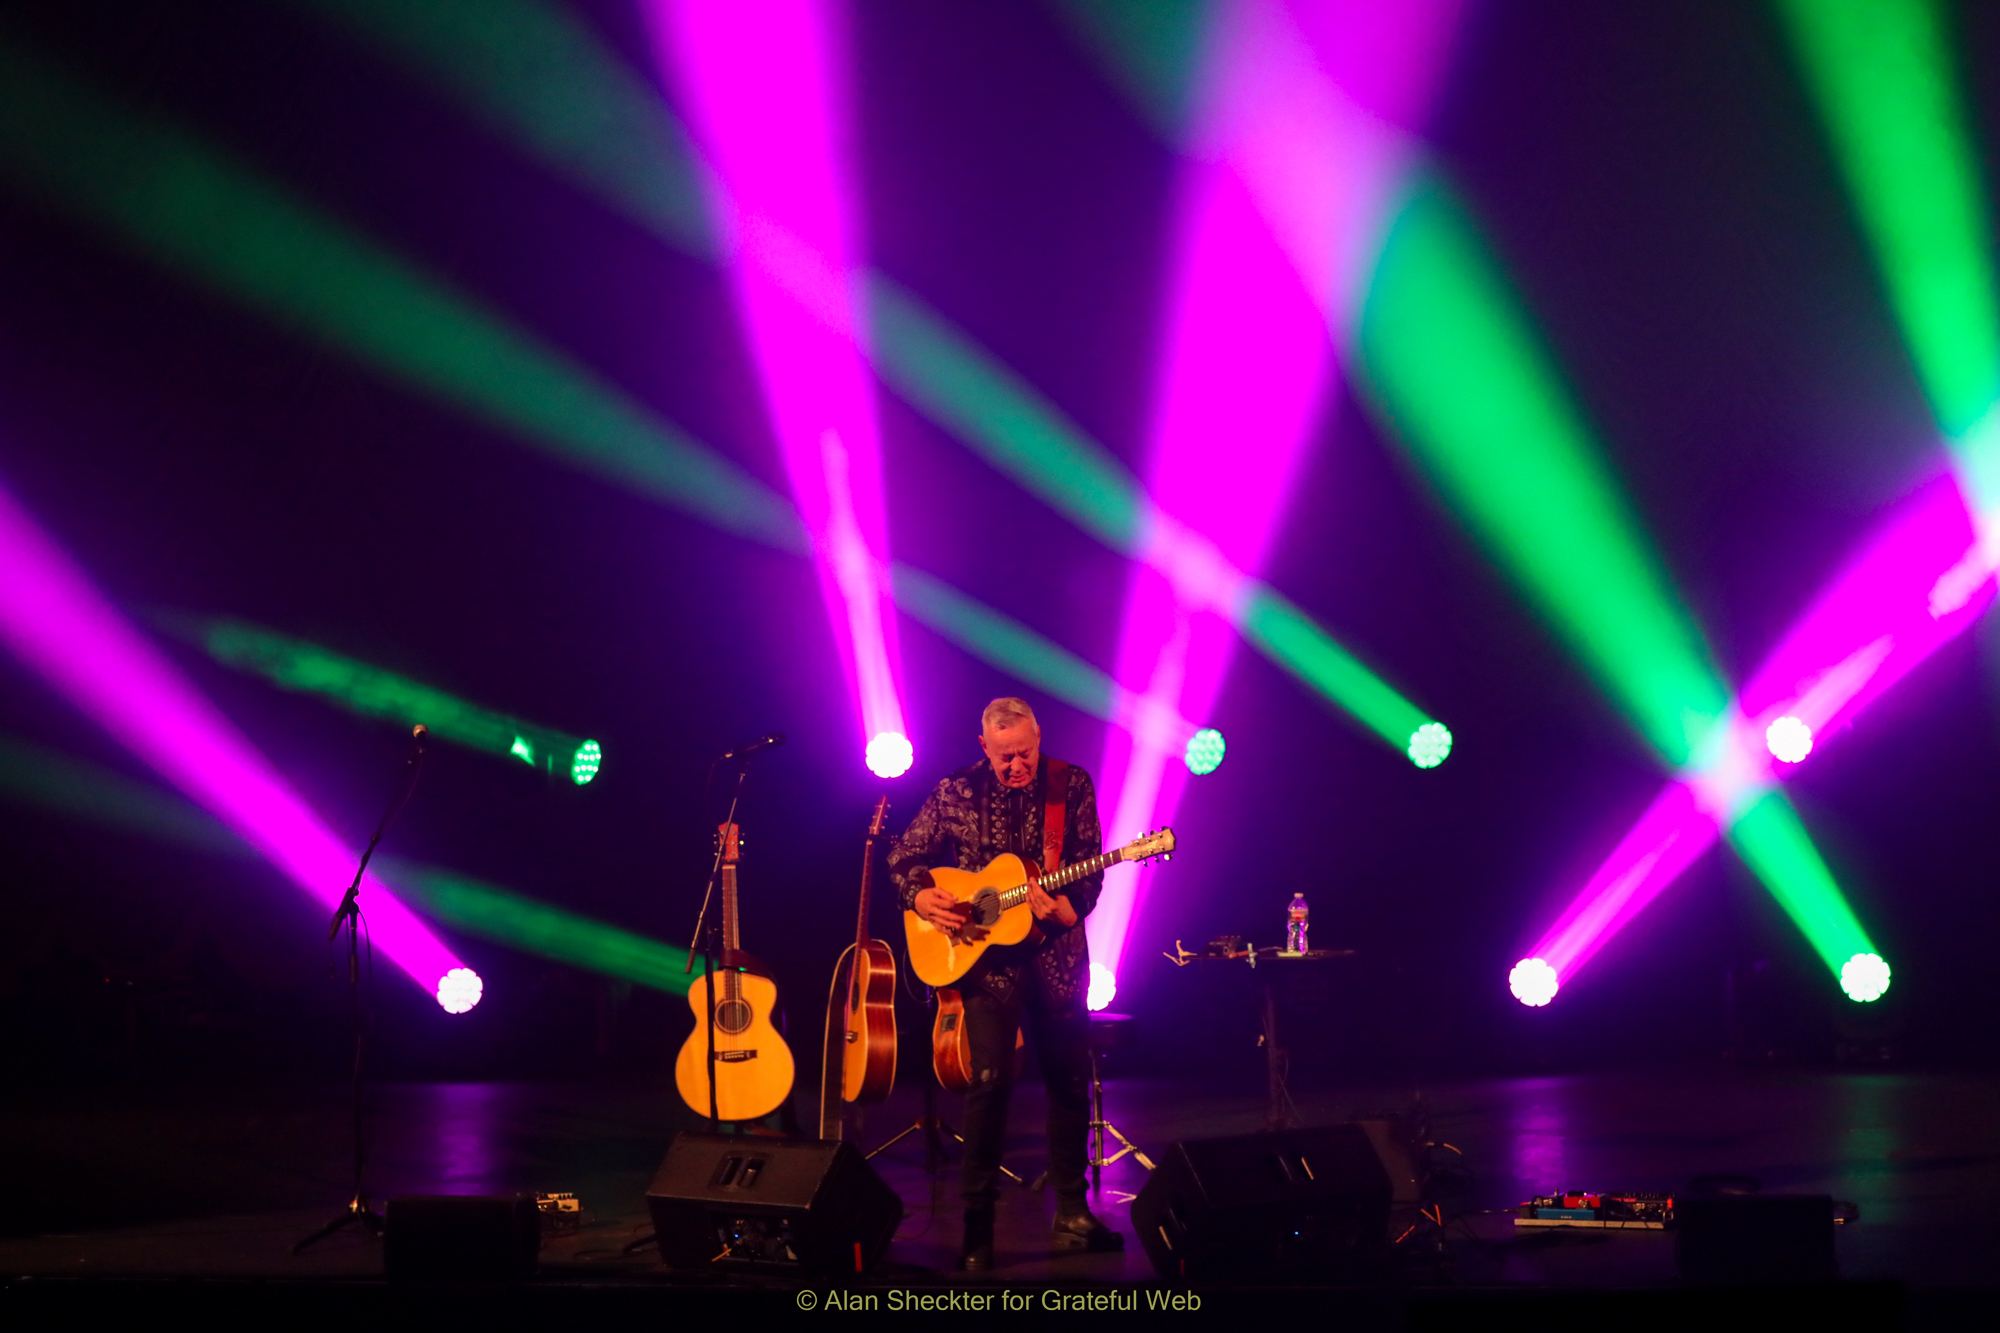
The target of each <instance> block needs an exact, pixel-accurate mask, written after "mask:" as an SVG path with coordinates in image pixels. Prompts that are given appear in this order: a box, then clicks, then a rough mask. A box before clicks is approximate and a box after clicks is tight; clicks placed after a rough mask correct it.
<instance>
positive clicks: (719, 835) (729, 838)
mask: <svg viewBox="0 0 2000 1333" xmlns="http://www.w3.org/2000/svg"><path fill="white" fill-rule="evenodd" d="M715 837H716V841H718V842H720V843H721V844H722V864H724V865H726V866H733V865H735V864H736V863H737V861H738V860H740V859H741V858H742V855H743V826H742V825H741V824H718V825H716V828H715Z"/></svg>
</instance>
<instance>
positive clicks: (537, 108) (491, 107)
mask: <svg viewBox="0 0 2000 1333" xmlns="http://www.w3.org/2000/svg"><path fill="white" fill-rule="evenodd" d="M300 2H301V3H304V4H306V5H308V6H309V7H310V8H312V9H314V10H315V11H318V12H323V13H327V14H329V15H334V16H336V17H338V18H339V20H340V21H341V22H343V23H345V24H348V25H350V26H351V27H352V29H353V30H354V31H357V32H359V33H362V34H364V35H366V36H369V37H372V38H374V39H375V40H377V41H379V42H381V43H382V44H383V45H384V47H385V49H387V50H390V51H392V52H394V53H395V54H396V55H397V56H398V58H400V59H402V60H404V61H406V62H407V63H408V64H410V65H411V66H412V67H413V68H415V69H417V70H420V71H423V72H426V73H428V74H430V75H432V76H434V77H436V78H438V79H439V80H441V81H442V82H443V83H445V84H446V85H448V86H450V87H452V88H455V89H457V90H458V91H459V94H460V95H461V97H463V98H464V99H465V101H466V103H467V104H468V105H469V106H470V107H472V108H473V109H475V110H476V111H477V112H478V113H479V114H481V115H483V116H485V117H487V118H488V119H489V120H490V121H493V122H494V123H496V124H497V125H500V126H502V127H504V128H505V129H507V130H508V131H509V132H511V133H513V134H514V135H516V136H517V137H518V139H519V140H520V141H521V142H522V143H523V144H525V145H526V146H528V147H530V148H532V149H534V150H536V151H537V152H539V153H540V154H541V155H542V156H543V157H544V158H545V159H546V160H547V161H549V162H550V163H552V164H554V165H555V166H556V167H557V168H558V169H559V170H563V171H566V172H569V173H571V174H572V175H573V176H576V177H577V178H579V179H583V180H585V181H586V183H588V184H590V185H591V186H592V187H593V188H595V189H596V190H597V191H598V192H599V193H600V194H601V196H602V197H604V198H605V199H606V200H607V201H608V202H610V203H611V204H613V205H614V206H616V207H618V208H620V209H622V210H623V211H624V212H626V213H627V214H628V215H629V216H631V217H632V218H633V219H634V220H636V221H638V222H639V223H641V224H642V225H645V226H647V227H649V228H650V229H651V230H652V231H653V232H654V234H655V235H657V236H659V237H660V238H661V239H663V240H665V241H667V242H668V243H670V244H672V245H675V246H677V247H679V248H681V249H683V250H687V251H688V252H690V253H695V254H699V255H704V256H708V255H711V254H712V246H711V245H710V244H709V242H708V240H707V233H706V232H705V231H702V230H700V229H699V227H698V226H697V224H698V222H699V219H700V217H701V208H700V199H701V195H702V190H701V185H700V179H699V176H698V174H697V172H698V169H697V167H696V165H695V163H694V158H693V155H692V153H691V152H690V151H689V149H688V147H687V135H686V134H685V132H684V131H683V130H682V129H681V128H680V127H679V126H678V125H677V124H675V123H674V122H673V121H672V119H671V115H670V113H669V112H668V110H667V109H666V106H665V104H664V102H663V101H662V100H661V99H660V97H659V96H658V94H657V93H654V92H652V91H651V89H650V87H649V85H647V84H646V83H645V81H644V80H642V79H639V78H638V77H637V76H636V75H635V74H633V73H632V71H631V69H630V68H629V67H628V66H627V65H625V64H624V62H623V61H622V60H621V59H620V58H619V57H618V55H617V54H616V53H615V52H613V51H611V50H610V49H609V48H608V47H607V46H605V44H604V43H603V42H602V41H601V40H600V39H598V38H597V37H596V36H595V34H593V33H591V32H590V30H589V29H588V28H587V27H585V26H584V25H583V24H581V23H579V22H577V21H576V20H575V19H574V18H572V17H570V16H569V15H567V14H565V13H563V12H562V11H561V10H559V9H556V8H554V7H551V6H548V5H545V4H541V3H537V0H499V3H500V5H501V8H502V10H503V11H504V13H505V14H506V15H509V16H513V20H517V21H518V28H519V31H520V32H521V33H526V34H534V35H533V36H532V37H530V38H525V39H518V38H516V37H515V36H512V35H508V36H501V35H496V34H490V33H472V32H469V31H468V29H469V28H472V27H479V26H482V25H485V24H486V23H488V22H489V20H488V19H487V17H486V16H485V15H483V14H482V16H481V18H480V19H479V20H477V21H474V20H471V19H468V18H467V17H466V16H465V14H464V13H463V11H462V9H461V8H460V7H459V6H457V5H454V4H451V3H448V2H447V0H403V2H402V3H397V2H396V0H353V2H351V3H350V2H349V0H300ZM1061 8H1062V10H1063V13H1064V15H1065V16H1066V17H1067V18H1068V19H1070V20H1071V21H1072V22H1074V23H1075V24H1077V25H1078V27H1079V30H1080V31H1083V32H1085V33H1086V34H1088V35H1090V36H1091V37H1092V38H1093V39H1102V40H1104V41H1113V40H1116V41H1118V42H1121V43H1123V42H1126V41H1132V42H1136V43H1137V44H1138V46H1137V48H1136V49H1138V50H1139V51H1140V61H1139V68H1138V69H1137V71H1136V74H1135V77H1136V78H1137V79H1138V80H1139V83H1140V84H1141V85H1143V86H1144V87H1145V88H1147V89H1149V90H1150V91H1149V92H1148V93H1147V96H1148V97H1149V99H1150V101H1149V105H1151V106H1153V107H1154V108H1156V109H1157V110H1159V111H1160V112H1161V114H1163V115H1165V116H1166V117H1167V118H1168V119H1169V120H1172V119H1174V118H1176V117H1178V116H1179V115H1180V114H1181V113H1180V111H1179V110H1177V109H1175V108H1177V107H1179V106H1180V101H1179V100H1178V99H1180V97H1181V95H1182V93H1184V91H1185V89H1186V87H1187V86H1188V84H1187V81H1186V80H1187V75H1188V73H1189V72H1190V71H1191V70H1192V68H1193V64H1194V62H1195V60H1196V59H1197V58H1198V56H1199V46H1200V34H1201V32H1202V31H1204V30H1205V24H1206V21H1207V5H1206V3H1205V0H1172V2H1171V3H1166V4H1162V5H1158V6H1155V5H1150V4H1139V3H1136V0H1065V3H1064V4H1063V5H1062V6H1061ZM494 26H496V27H499V26H504V25H503V24H495V25H494ZM517 84H519V85H521V86H522V87H525V88H527V89H528V91H527V92H526V93H521V92H519V91H518V90H517V86H516V85H517ZM663 126H664V127H665V128H662V127H663ZM607 145H615V146H613V147H607ZM642 149H643V151H642ZM647 153H656V154H657V158H656V159H653V160H648V159H647V157H646V154H647ZM663 201H671V204H669V203H666V202H663ZM863 285H864V290H865V291H866V292H867V293H868V301H869V320H870V333H871V340H870V341H871V345H870V347H869V349H868V351H869V354H870V355H871V357H872V358H873V360H874V363H875V368H876V371H877V373H878V374H879V375H880V376H881V377H882V380H883V382H884V383H885V384H887V385H888V386H889V387H891V388H892V389H893V390H895V392H896V393H897V394H898V395H900V396H901V397H902V398H904V399H905V400H906V401H907V402H909V403H910V404H911V405H912V406H913V407H915V408H916V409H917V410H918V411H919V412H922V413H923V414H924V415H925V416H927V417H929V418H930V419H931V420H932V421H934V422H936V423H937V424H938V425H939V426H941V427H943V428H944V429H945V430H946V431H948V432H950V433H951V434H953V435H955V436H956V437H958V438H959V439H960V440H961V441H962V442H964V443H965V444H967V445H968V446H970V447H971V448H972V449H973V450H974V452H976V453H978V454H979V455H980V456H981V457H982V458H983V459H985V460H986V462H987V463H988V464H990V465H991V466H993V467H994V468H996V469H998V470H999V471H1001V472H1003V473H1005V474H1006V475H1007V476H1009V477H1011V478H1012V479H1013V480H1014V481H1015V482H1016V483H1017V484H1019V485H1021V486H1022V487H1023V488H1025V489H1026V490H1028V491H1029V492H1030V493H1031V494H1033V495H1036V496H1038V497H1039V498H1040V499H1041V500H1042V501H1043V502H1044V503H1046V504H1048V505H1049V506H1050V507H1051V508H1053V509H1055V510H1056V511H1057V512H1058V513H1060V514H1063V515H1064V516H1065V517H1067V518H1068V519H1069V520H1070V521H1071V522H1073V523H1075V524H1077V525H1078V526H1079V527H1081V528H1082V529H1083V530H1084V531H1086V532H1088V533H1090V534H1091V535H1092V536H1094V537H1096V538H1097V539H1098V540H1099V541H1101V542H1103V543H1104V544H1105V545H1107V546H1109V547H1110V548H1111V549H1113V550H1114V551H1117V552H1118V553H1120V554H1122V555H1125V556H1128V557H1131V558H1135V559H1143V558H1145V555H1146V544H1147V541H1148V538H1149V535H1152V534H1157V533H1158V532H1161V531H1164V530H1166V529H1167V528H1168V527H1169V526H1170V525H1169V524H1167V523H1166V522H1165V521H1163V520H1162V519H1161V516H1160V515H1158V514H1157V513H1155V512H1153V511H1152V509H1151V507H1150V506H1149V505H1148V504H1147V503H1146V500H1145V495H1144V491H1143V488H1142V487H1141V486H1140V485H1139V483H1138V481H1137V479H1136V478H1134V477H1133V476H1132V475H1131V474H1130V473H1129V472H1127V471H1126V470H1125V468H1124V467H1123V466H1122V465H1121V464H1120V463H1119V462H1118V461H1117V459H1116V458H1115V457H1113V456H1112V454H1111V453H1110V451H1109V450H1107V449H1105V448H1104V447H1103V446H1102V445H1101V444H1099V443H1098V442H1096V441H1095V440H1092V439H1091V438H1089V437H1088V436H1087V435H1085V434H1084V433H1083V432H1081V431H1080V430H1078V429H1077V428H1076V427H1075V426H1074V425H1073V424H1072V423H1071V422H1069V421H1067V420H1066V419H1065V418H1064V417H1063V415H1062V413H1061V412H1059V411H1058V410H1057V409H1056V408H1055V407H1053V406H1052V405H1051V404H1049V403H1048V402H1047V401H1046V400H1045V399H1043V398H1042V397H1041V396H1040V395H1039V394H1037V393H1036V392H1035V391H1034V390H1033V389H1032V388H1030V387H1029V386H1028V385H1027V384H1025V383H1024V382H1022V381H1021V379H1020V378H1019V377H1018V376H1016V375H1014V374H1013V373H1012V372H1011V371H1009V370H1007V369H1006V368H1005V367H1004V366H1002V365H1000V364H999V363H998V362H997V360H996V359H995V358H993V357H992V356H991V355H990V354H988V353H986V352H985V351H983V350H982V349H980V348H979V347H977V346H976V345H975V344H974V343H973V342H972V341H971V340H970V339H968V338H966V337H965V336H964V335H963V334H962V333H961V332H959V331H958V330H957V329H955V328H954V327H953V326H952V325H950V324H949V323H948V322H947V321H945V320H944V319H943V318H941V317H940V316H939V315H938V314H937V313H936V312H934V311H932V310H930V309H928V308H927V307H926V306H925V305H924V304H923V303H922V302H920V301H919V300H917V298H916V297H914V296H913V295H911V294H910V293H909V292H907V291H906V290H904V289H903V288H901V287H899V286H898V285H896V284H895V283H894V282H893V281H891V280H890V279H888V278H886V277H884V276H882V275H881V274H879V273H867V274H864V275H863ZM1221 572H1222V573H1223V575H1224V579H1223V580H1222V581H1223V582H1227V583H1231V584H1234V585H1235V586H1236V587H1237V588H1238V589H1239V595H1237V596H1236V597H1234V598H1233V599H1232V600H1231V602H1230V604H1228V605H1226V606H1224V607H1221V608H1219V609H1221V610H1223V611H1224V612H1225V613H1226V614H1229V615H1231V616H1232V618H1234V619H1235V621H1236V623H1237V627H1238V629H1239V630H1240V631H1242V632H1243V633H1244V635H1245V636H1246V638H1247V639H1248V640H1249V642H1250V643H1251V644H1252V645H1254V646H1255V647H1257V648H1258V649H1259V651H1261V652H1263V653H1265V654H1266V655H1267V656H1269V657H1270V658H1271V659H1272V660H1273V661H1274V662H1276V663H1277V664H1278V665H1279V666H1280V667H1282V668H1284V669H1285V670H1286V671H1288V672H1290V673H1291V674H1292V675H1293V676H1294V677H1296V678H1297V679H1298V680H1300V681H1301V682H1302V683H1304V684H1305V685H1306V686H1307V687H1308V688H1310V689H1313V690H1315V691H1317V692H1318V693H1319V694H1320V695H1321V696H1322V697H1323V698H1325V699H1326V700H1327V701H1328V702H1330V703H1332V704H1333V705H1334V706H1335V707H1337V708H1339V709H1341V710H1343V711H1346V712H1349V713H1351V714H1352V715H1354V716H1355V717H1356V718H1357V720H1359V721H1360V722H1361V723H1362V725H1363V726H1365V727H1367V728H1368V729H1369V730H1371V731H1373V732H1375V733H1376V734H1377V735H1379V736H1381V737H1382V738H1383V739H1384V740H1386V741H1387V742H1388V743H1389V744H1390V745H1392V746H1394V747H1395V748H1397V749H1399V750H1400V749H1403V748H1405V747H1406V746H1408V745H1409V743H1410V740H1411V737H1412V736H1413V735H1414V734H1415V733H1416V731H1417V730H1418V729H1419V728H1420V727H1422V726H1424V725H1426V724H1429V723H1430V722H1431V719H1430V718H1429V717H1428V715H1426V714H1425V713H1424V712H1423V710H1422V709H1420V708H1418V707H1417V706H1416V705H1415V704H1413V703H1411V702H1409V701H1408V700H1407V699H1405V698H1403V697H1402V695H1400V694H1399V693H1397V692H1396V690H1395V689H1394V688H1393V687H1392V686H1390V685H1389V684H1388V683H1387V682H1386V681H1383V680H1382V679H1381V678H1380V677H1379V676H1377V675H1375V674H1374V673H1373V672H1372V671H1370V670H1369V669H1368V668H1367V667H1366V666H1365V665H1363V664H1362V662H1361V661H1360V659H1359V658H1357V657H1356V656H1355V655H1354V654H1353V653H1352V652H1350V651H1348V650H1347V649H1346V648H1344V647H1342V646H1341V645H1340V644H1338V643H1336V642H1335V641H1334V640H1333V638H1332V637H1331V636H1330V635H1328V634H1327V633H1326V631H1325V630H1324V629H1322V628H1320V627H1319V626H1318V625H1316V624H1314V623H1313V622H1312V621H1311V619H1310V618H1309V617H1307V616H1306V615H1305V613H1304V612H1303V611H1301V610H1300V609H1299V608H1298V607H1297V606H1295V605H1294V604H1292V603H1291V602H1289V601H1286V600H1285V599H1284V598H1283V597H1281V596H1279V595H1278V594H1277V593H1276V592H1275V591H1273V590H1272V589H1270V588H1269V587H1267V586H1266V585H1264V584H1262V583H1261V582H1258V581H1256V580H1249V579H1246V578H1245V577H1244V575H1242V574H1241V573H1240V572H1237V571H1221ZM953 623H955V624H956V623H964V622H963V621H961V620H956V619H955V620H954V621H953ZM933 628H936V626H933ZM985 642H988V640H987V639H977V640H975V641H974V642H961V644H960V646H961V647H965V648H967V649H968V650H969V651H971V652H972V653H973V654H974V655H975V656H978V657H981V658H982V660H987V661H992V660H993V659H992V657H991V656H990V653H989V651H988V649H986V648H982V647H980V646H978V644H979V643H985ZM1039 660H1041V659H1037V661H1039ZM1009 669H1010V670H1011V669H1013V668H1011V667H1010V668H1009ZM1023 678H1024V679H1030V680H1032V679H1034V678H1033V677H1031V676H1024V677H1023ZM1058 692H1059V691H1058ZM1062 697H1065V698H1070V697H1071V696H1069V695H1062ZM1079 706H1081V705H1079ZM1098 715H1100V716H1102V714H1098Z"/></svg>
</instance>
